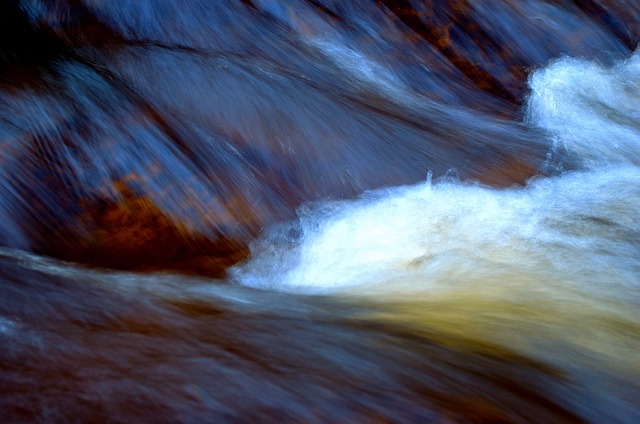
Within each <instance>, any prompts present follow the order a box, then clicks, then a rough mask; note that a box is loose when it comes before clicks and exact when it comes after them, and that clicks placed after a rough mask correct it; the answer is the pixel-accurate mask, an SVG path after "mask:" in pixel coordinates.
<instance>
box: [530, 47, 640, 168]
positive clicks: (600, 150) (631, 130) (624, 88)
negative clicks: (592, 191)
mask: <svg viewBox="0 0 640 424" xmlns="http://www.w3.org/2000/svg"><path fill="white" fill-rule="evenodd" d="M529 85H530V87H531V94H530V96H529V99H528V102H527V120H528V121H529V122H530V123H532V124H533V125H536V126H539V127H541V128H543V129H545V130H547V131H548V132H549V133H550V134H551V135H552V136H553V137H554V138H555V139H556V141H557V142H558V144H559V145H560V146H561V147H563V148H565V149H566V150H567V151H569V152H572V153H574V154H575V155H577V156H578V157H580V158H581V159H582V160H583V161H584V163H585V165H586V166H588V167H591V168H594V167H599V166H603V165H607V164H611V163H630V164H634V165H640V53H636V54H634V55H633V56H632V57H631V58H629V59H628V60H626V61H624V62H621V63H619V64H617V65H615V66H613V67H605V66H603V65H600V64H598V63H593V62H588V61H586V60H581V59H573V58H563V59H559V60H556V61H555V62H553V63H551V64H550V65H549V66H547V67H546V68H544V69H541V70H539V71H537V72H534V73H533V74H532V75H531V77H530V79H529Z"/></svg>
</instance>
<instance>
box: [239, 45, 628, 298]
mask: <svg viewBox="0 0 640 424" xmlns="http://www.w3.org/2000/svg"><path fill="white" fill-rule="evenodd" d="M530 83H531V88H532V94H531V96H530V98H529V100H528V101H529V103H528V120H529V122H530V123H533V124H536V125H538V126H540V127H542V128H544V129H546V130H547V131H549V133H550V134H551V136H552V137H554V138H555V139H556V140H557V142H558V143H559V144H562V146H563V147H564V148H565V149H567V150H569V151H570V152H571V153H573V154H574V155H576V156H577V157H578V158H581V159H582V160H583V161H584V164H585V165H586V166H585V167H584V168H583V169H582V170H581V171H578V172H572V173H566V174H564V175H560V176H556V177H553V178H539V179H535V180H533V181H530V182H529V184H528V185H527V186H526V187H524V188H510V189H502V190H498V189H492V188H488V187H483V186H480V185H473V184H465V183H461V182H456V181H450V180H446V181H436V182H435V183H433V182H432V180H431V177H428V178H427V183H426V184H421V185H417V186H413V187H399V188H394V189H385V190H379V191H376V192H371V193H367V194H365V195H364V196H363V197H362V198H361V199H359V200H356V201H343V202H334V203H324V204H320V205H316V206H315V207H307V208H304V209H302V210H301V211H300V222H299V226H300V228H297V227H296V225H298V223H296V224H291V227H287V226H280V227H274V228H272V229H271V230H270V232H269V234H268V235H267V236H265V237H264V238H263V239H262V240H260V241H259V242H257V243H256V244H255V245H254V246H253V248H252V253H253V257H252V259H251V260H250V261H249V262H248V263H247V264H244V265H241V266H239V267H236V268H235V269H233V270H232V276H233V278H234V279H235V280H236V281H238V282H240V283H241V284H244V285H249V286H254V287H262V288H270V289H276V290H283V291H294V292H305V293H335V292H340V291H344V290H350V289H351V288H353V287H359V286H363V285H366V286H368V287H371V288H372V290H373V287H376V288H377V290H379V289H380V288H382V290H383V291H384V292H387V293H388V292H390V291H394V290H406V289H408V290H410V291H417V290H419V291H425V290H427V291H429V290H431V291H433V290H447V289H450V288H451V287H455V286H459V285H461V284H472V283H474V282H479V281H480V282H482V283H483V284H484V283H487V282H491V284H493V285H494V286H495V285H496V284H512V283H513V282H514V281H517V280H520V281H527V282H529V283H531V282H535V281H539V282H541V283H543V282H548V281H555V282H562V284H567V285H571V284H573V285H575V286H581V285H589V286H593V287H597V288H599V289H601V290H602V291H603V292H605V291H608V290H609V289H610V285H613V286H616V287H620V286H621V285H633V286H637V283H638V281H640V255H639V254H638V253H639V251H640V202H638V199H639V198H640V168H639V167H638V165H640V95H639V93H640V56H639V55H638V54H636V55H634V56H633V57H632V58H631V59H629V60H628V61H625V62H623V63H620V64H618V65H616V66H614V67H612V68H605V67H603V66H601V65H598V64H594V63H589V62H586V61H583V60H577V59H569V58H565V59H561V60H558V61H555V62H554V63H552V64H550V65H549V66H548V67H546V68H545V69H542V70H539V71H537V72H536V73H534V75H532V77H531V78H530ZM293 230H295V231H299V232H300V233H301V236H300V237H299V238H298V239H296V240H293V241H291V240H290V238H288V237H289V236H288V234H289V233H291V231H293ZM283 245H284V248H283ZM358 291H359V292H360V293H366V291H367V290H366V289H362V288H361V287H360V288H359V289H358Z"/></svg>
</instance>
